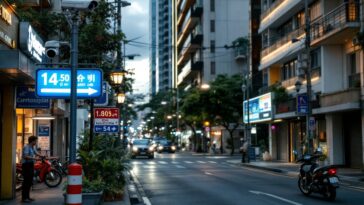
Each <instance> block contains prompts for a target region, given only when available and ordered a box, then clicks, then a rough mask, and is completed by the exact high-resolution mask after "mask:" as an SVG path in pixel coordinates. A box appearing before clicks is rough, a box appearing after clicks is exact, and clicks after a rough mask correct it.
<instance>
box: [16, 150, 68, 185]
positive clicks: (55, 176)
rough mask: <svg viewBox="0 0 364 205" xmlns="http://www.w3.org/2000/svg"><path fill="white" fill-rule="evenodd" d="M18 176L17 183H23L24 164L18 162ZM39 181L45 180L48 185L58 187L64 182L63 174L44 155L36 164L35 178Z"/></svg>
mask: <svg viewBox="0 0 364 205" xmlns="http://www.w3.org/2000/svg"><path fill="white" fill-rule="evenodd" d="M16 177H17V184H18V183H21V182H22V180H23V177H22V166H21V164H20V163H19V164H16ZM33 181H36V182H38V183H42V182H44V183H45V184H46V185H47V186H48V187H51V188H52V187H57V186H58V185H59V184H61V182H62V174H61V173H60V172H59V171H57V170H56V169H54V168H53V167H52V165H51V163H50V162H49V160H47V159H46V157H42V158H41V160H40V161H37V162H36V163H35V164H34V180H33Z"/></svg>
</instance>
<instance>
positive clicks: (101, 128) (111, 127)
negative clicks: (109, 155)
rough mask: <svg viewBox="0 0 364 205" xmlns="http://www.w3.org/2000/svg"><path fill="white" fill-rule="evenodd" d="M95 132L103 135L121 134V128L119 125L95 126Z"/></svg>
mask: <svg viewBox="0 0 364 205" xmlns="http://www.w3.org/2000/svg"><path fill="white" fill-rule="evenodd" d="M94 129H95V132H97V133H102V132H114V133H117V132H119V126H118V125H95V127H94Z"/></svg>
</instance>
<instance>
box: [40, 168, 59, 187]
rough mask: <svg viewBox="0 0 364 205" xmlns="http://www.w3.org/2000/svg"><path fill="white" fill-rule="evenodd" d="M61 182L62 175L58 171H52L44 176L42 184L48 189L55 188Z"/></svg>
mask: <svg viewBox="0 0 364 205" xmlns="http://www.w3.org/2000/svg"><path fill="white" fill-rule="evenodd" d="M61 182H62V174H61V173H59V171H57V170H55V169H52V170H51V171H50V172H48V173H47V174H46V175H45V180H44V183H45V184H46V185H47V186H48V187H50V188H53V187H57V186H58V185H59V184H61Z"/></svg>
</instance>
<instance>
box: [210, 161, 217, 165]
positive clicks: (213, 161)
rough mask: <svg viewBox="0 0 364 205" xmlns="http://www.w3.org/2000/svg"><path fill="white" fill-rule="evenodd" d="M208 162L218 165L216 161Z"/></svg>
mask: <svg viewBox="0 0 364 205" xmlns="http://www.w3.org/2000/svg"><path fill="white" fill-rule="evenodd" d="M208 162H210V163H212V164H216V162H214V161H208Z"/></svg>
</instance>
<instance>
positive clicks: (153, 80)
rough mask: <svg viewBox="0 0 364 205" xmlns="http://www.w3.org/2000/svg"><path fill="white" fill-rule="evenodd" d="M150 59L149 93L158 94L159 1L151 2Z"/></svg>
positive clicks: (152, 0)
mask: <svg viewBox="0 0 364 205" xmlns="http://www.w3.org/2000/svg"><path fill="white" fill-rule="evenodd" d="M149 15H150V18H149V21H150V22H149V30H150V31H151V33H150V43H151V47H150V57H149V67H150V69H149V83H150V85H149V93H150V94H151V95H155V94H156V92H157V0H150V5H149Z"/></svg>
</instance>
